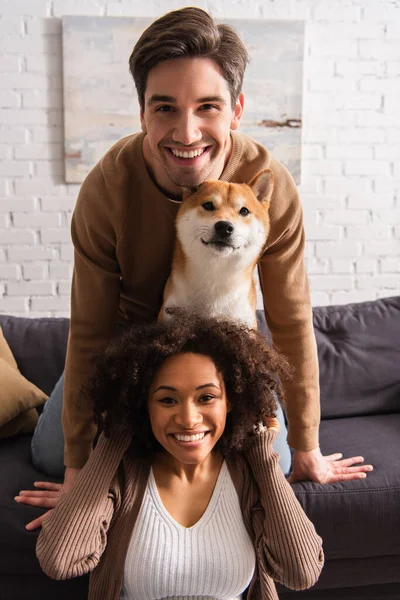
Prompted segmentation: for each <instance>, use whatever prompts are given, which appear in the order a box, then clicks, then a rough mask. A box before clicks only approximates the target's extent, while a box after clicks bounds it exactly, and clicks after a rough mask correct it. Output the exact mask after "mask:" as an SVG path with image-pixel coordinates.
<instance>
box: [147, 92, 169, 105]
mask: <svg viewBox="0 0 400 600" xmlns="http://www.w3.org/2000/svg"><path fill="white" fill-rule="evenodd" d="M156 102H176V98H174V97H173V96H162V95H160V94H153V95H152V96H150V98H149V99H148V100H147V106H151V105H152V104H155V103H156Z"/></svg>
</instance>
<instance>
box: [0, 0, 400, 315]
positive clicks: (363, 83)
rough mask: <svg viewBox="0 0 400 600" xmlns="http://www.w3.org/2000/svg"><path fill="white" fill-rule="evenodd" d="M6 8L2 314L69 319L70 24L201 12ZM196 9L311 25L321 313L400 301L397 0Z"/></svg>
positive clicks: (313, 247) (6, 3)
mask: <svg viewBox="0 0 400 600" xmlns="http://www.w3.org/2000/svg"><path fill="white" fill-rule="evenodd" d="M0 4H1V10H0V13H1V17H0V47H1V49H2V55H1V57H0V312H6V313H12V314H27V315H31V316H45V315H60V316H61V315H68V306H69V290H70V280H71V273H72V246H71V242H70V236H69V226H68V223H69V221H70V216H71V212H72V210H73V206H74V202H75V198H76V195H77V192H78V186H76V185H67V184H65V182H64V180H63V163H62V144H63V124H62V78H61V74H62V63H61V24H60V17H61V16H62V15H64V14H80V15H109V16H117V15H118V16H120V15H126V16H131V15H142V16H152V17H157V16H159V15H161V14H163V13H165V12H167V11H168V10H171V9H174V8H179V7H181V6H184V5H185V4H186V5H190V4H191V3H190V2H186V3H185V2H184V1H181V0H174V1H172V0H138V1H135V2H132V1H131V0H129V1H128V0H120V1H117V0H113V1H111V0H110V1H107V0H0ZM195 4H196V5H197V6H200V7H202V8H205V9H207V10H210V11H211V13H212V14H213V15H214V16H218V17H224V16H230V17H247V18H271V19H274V18H278V19H287V18H289V19H304V20H306V22H307V26H306V52H305V69H304V128H303V181H302V184H301V186H300V194H301V197H302V201H303V206H304V216H305V227H306V235H307V240H308V241H307V248H306V262H307V268H308V272H309V277H310V282H311V290H312V299H313V303H314V304H315V305H321V304H332V303H346V302H357V301H362V300H368V299H374V298H379V297H382V296H390V295H395V294H400V102H399V98H400V66H399V65H400V35H399V31H400V2H399V0H379V1H377V0H332V1H331V2H326V1H324V0H296V1H294V0H241V1H239V2H232V1H231V0H209V1H208V2H206V1H205V0H199V1H198V2H195ZM126 58H127V59H128V57H126Z"/></svg>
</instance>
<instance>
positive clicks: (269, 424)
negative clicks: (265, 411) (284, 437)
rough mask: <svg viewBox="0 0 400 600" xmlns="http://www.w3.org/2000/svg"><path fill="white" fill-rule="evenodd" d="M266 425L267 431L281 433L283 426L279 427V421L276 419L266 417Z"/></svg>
mask: <svg viewBox="0 0 400 600" xmlns="http://www.w3.org/2000/svg"><path fill="white" fill-rule="evenodd" d="M264 424H265V427H266V428H267V429H272V430H273V431H276V432H279V431H280V429H281V426H280V425H279V421H278V419H277V418H276V417H266V418H265V419H264Z"/></svg>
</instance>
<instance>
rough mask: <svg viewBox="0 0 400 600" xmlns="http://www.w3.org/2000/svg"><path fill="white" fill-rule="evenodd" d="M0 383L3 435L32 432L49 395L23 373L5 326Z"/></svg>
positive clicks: (0, 345)
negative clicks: (6, 335) (19, 367)
mask: <svg viewBox="0 0 400 600" xmlns="http://www.w3.org/2000/svg"><path fill="white" fill-rule="evenodd" d="M0 382H1V385H0V438H6V437H11V436H12V435H16V434H18V433H29V432H32V431H33V430H34V428H35V425H36V423H37V419H38V413H37V410H36V407H37V406H39V405H41V404H43V403H44V402H45V401H46V400H47V396H46V394H44V393H43V392H42V391H41V390H40V389H39V388H38V387H36V386H35V385H34V384H33V383H30V382H29V381H28V380H27V379H26V378H25V377H24V376H23V375H21V373H20V372H19V370H18V365H17V363H16V361H15V359H14V356H13V354H12V352H11V349H10V347H9V345H8V344H7V340H6V339H5V337H4V336H3V332H2V329H1V327H0Z"/></svg>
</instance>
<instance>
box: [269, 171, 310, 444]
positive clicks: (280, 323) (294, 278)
mask: <svg viewBox="0 0 400 600" xmlns="http://www.w3.org/2000/svg"><path fill="white" fill-rule="evenodd" d="M271 168H272V170H273V172H274V176H275V177H274V182H275V183H274V192H273V196H272V199H271V205H270V221H271V230H270V234H269V237H268V242H267V243H268V246H267V250H266V252H265V253H264V255H263V256H262V258H261V260H260V263H259V274H260V284H261V289H262V294H263V300H264V309H265V317H266V321H267V324H268V327H269V329H270V331H271V335H272V339H273V343H274V345H275V346H276V347H277V348H278V350H279V351H281V352H282V353H283V354H284V355H285V356H287V358H288V359H289V362H290V364H291V365H292V367H293V368H294V376H293V379H292V381H290V382H285V394H286V400H287V405H286V407H285V408H286V410H287V415H288V421H289V435H288V441H289V445H290V446H292V447H293V448H295V449H298V450H303V451H308V450H313V449H314V448H317V447H318V445H319V442H318V429H319V421H320V404H319V380H318V357H317V349H316V341H315V336H314V330H313V324H312V311H311V302H310V292H309V285H308V279H307V274H306V271H305V266H304V244H305V238H304V228H303V214H302V207H301V204H300V199H299V196H298V193H297V189H296V186H295V184H294V182H293V180H292V178H291V176H290V175H289V173H288V172H287V171H286V169H285V168H284V167H283V166H282V165H281V164H280V163H278V162H276V161H273V162H272V164H271Z"/></svg>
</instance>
